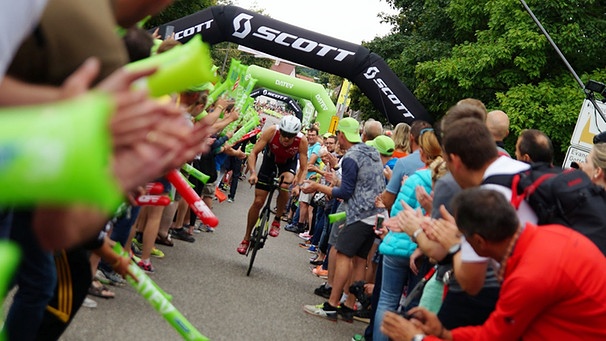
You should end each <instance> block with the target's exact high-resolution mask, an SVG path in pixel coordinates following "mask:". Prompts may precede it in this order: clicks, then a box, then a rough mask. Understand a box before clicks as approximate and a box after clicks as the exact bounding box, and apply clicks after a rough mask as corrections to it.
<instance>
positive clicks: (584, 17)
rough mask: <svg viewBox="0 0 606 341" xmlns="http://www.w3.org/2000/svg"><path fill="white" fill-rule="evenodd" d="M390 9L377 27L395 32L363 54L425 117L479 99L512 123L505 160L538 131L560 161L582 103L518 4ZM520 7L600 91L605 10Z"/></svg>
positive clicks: (468, 0) (580, 0)
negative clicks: (388, 73)
mask: <svg viewBox="0 0 606 341" xmlns="http://www.w3.org/2000/svg"><path fill="white" fill-rule="evenodd" d="M387 1H388V2H389V3H390V4H391V5H392V6H393V7H394V8H397V9H399V13H398V14H397V15H394V16H391V17H385V18H384V19H385V20H386V21H388V22H390V23H392V24H394V25H396V26H397V28H398V29H397V30H396V31H395V32H394V33H393V34H391V35H389V36H386V37H383V38H377V39H375V40H373V41H372V42H370V43H367V44H366V46H367V47H368V48H370V49H371V50H373V51H375V52H376V53H378V54H379V55H381V56H382V57H383V58H384V59H385V60H386V61H387V62H388V64H389V65H390V67H391V68H392V69H393V70H394V72H396V74H397V75H398V76H399V77H400V79H401V80H402V81H403V82H404V83H405V84H406V85H407V86H408V87H409V88H410V89H411V90H412V91H413V93H414V94H415V95H416V96H417V98H418V99H419V101H420V102H421V103H422V104H423V105H424V106H425V108H426V109H427V110H428V111H429V112H430V113H431V114H433V115H434V116H436V117H440V116H442V115H443V113H444V112H445V111H446V110H447V109H448V108H449V107H450V106H451V105H453V104H455V103H456V102H457V101H459V100H460V99H462V98H465V97H473V98H477V99H480V100H482V101H483V102H484V103H485V104H486V106H487V107H488V108H489V110H492V109H501V110H504V111H505V112H507V113H508V115H509V116H510V120H511V134H510V138H509V139H508V140H507V141H506V142H507V143H508V146H509V147H510V148H509V150H510V151H513V144H514V143H515V137H516V135H517V134H518V133H519V132H520V130H522V129H526V128H536V129H540V130H542V131H544V132H545V133H546V134H548V135H549V136H550V137H551V138H552V140H553V142H554V146H555V148H556V151H557V152H559V154H558V157H559V159H560V160H561V158H562V156H563V152H564V151H565V150H566V148H567V147H568V145H569V143H570V136H571V134H572V131H573V128H574V125H575V124H576V119H577V116H578V113H579V110H580V107H581V103H582V100H583V98H584V94H583V92H582V91H581V90H580V88H579V86H578V84H577V83H576V82H575V80H574V78H573V77H572V76H571V74H570V72H569V71H568V69H567V68H566V66H565V64H564V63H563V62H562V61H561V59H560V57H559V56H558V54H557V52H556V51H555V50H554V48H553V47H552V46H551V45H550V44H549V42H548V40H547V38H546V37H545V36H544V35H543V34H542V32H541V31H540V29H539V28H538V27H537V25H536V24H535V23H534V21H533V20H532V18H531V16H530V15H529V14H528V13H527V12H526V10H525V9H524V7H523V6H522V4H521V3H520V1H519V0H488V1H476V0H387ZM527 3H528V6H529V7H530V8H531V9H532V11H533V13H534V14H535V15H536V17H537V18H538V20H539V21H540V22H541V23H542V25H543V26H544V27H545V29H546V30H547V31H548V32H549V34H550V35H551V37H552V39H553V40H554V42H555V43H556V44H557V45H558V47H559V48H560V49H561V51H562V53H563V54H564V56H566V59H567V60H568V61H569V63H570V64H571V65H572V66H573V68H574V69H575V70H576V72H577V73H578V74H579V76H580V77H581V78H582V79H583V80H584V81H587V80H588V79H589V78H592V79H595V80H598V81H602V82H606V68H605V65H606V54H604V52H603V51H604V49H605V48H606V19H604V18H606V16H605V14H606V13H605V12H606V0H550V1H539V0H527ZM366 102H367V101H365V100H363V99H358V98H356V99H355V104H356V105H357V106H358V108H360V109H362V110H366V104H367V103H366ZM373 110H374V109H373Z"/></svg>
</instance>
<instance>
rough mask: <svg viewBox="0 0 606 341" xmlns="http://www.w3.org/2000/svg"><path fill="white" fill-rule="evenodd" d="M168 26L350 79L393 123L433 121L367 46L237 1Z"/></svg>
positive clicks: (182, 34) (186, 35)
mask: <svg viewBox="0 0 606 341" xmlns="http://www.w3.org/2000/svg"><path fill="white" fill-rule="evenodd" d="M169 26H172V29H173V30H174V32H175V38H176V39H177V40H179V41H181V42H186V41H188V40H189V39H191V38H192V37H193V36H194V35H195V34H202V39H203V40H204V41H205V42H207V43H209V44H216V43H220V42H223V41H230V42H233V43H236V44H240V45H244V46H247V47H250V48H252V49H255V50H258V51H262V52H265V53H268V54H271V55H273V56H276V57H280V58H282V59H285V60H290V61H292V62H295V63H298V64H302V65H306V66H308V67H311V68H314V69H317V70H321V71H325V72H328V73H332V74H335V75H338V76H341V77H344V78H347V79H349V80H350V81H352V82H353V83H354V84H356V85H357V86H358V87H359V88H360V90H362V92H363V93H364V94H365V95H366V96H367V97H368V98H369V99H370V100H371V101H372V103H373V104H374V106H375V108H377V110H379V111H380V112H382V113H383V114H385V115H386V116H387V119H388V120H389V122H390V123H392V124H397V123H400V122H406V123H409V124H410V123H411V122H412V121H413V120H417V119H419V120H425V121H428V122H433V117H432V116H431V115H429V114H428V113H427V111H426V110H425V108H424V107H423V105H422V104H421V103H420V102H419V101H418V100H417V99H416V98H415V96H414V95H413V94H412V92H410V90H409V89H408V88H407V87H406V86H405V85H404V84H403V83H402V82H401V81H400V80H399V79H398V77H397V76H396V75H395V74H394V72H393V71H392V70H391V69H390V68H389V66H388V65H387V63H385V61H384V60H383V59H382V58H381V57H380V56H379V55H377V54H375V53H373V52H370V51H369V50H368V49H367V48H365V47H363V46H361V45H356V44H352V43H350V42H347V41H343V40H339V39H335V38H332V37H329V36H326V35H322V34H319V33H316V32H313V31H309V30H305V29H302V28H300V27H297V26H293V25H290V24H287V23H285V22H282V21H278V20H274V19H271V18H268V17H266V16H263V15H261V14H258V13H255V12H251V11H248V10H245V9H243V8H240V7H236V6H213V7H209V8H207V9H205V10H202V11H199V12H197V13H194V14H191V15H188V16H186V17H183V18H181V19H178V20H174V21H171V22H169V23H167V24H165V25H162V26H161V27H160V35H161V36H164V34H165V32H166V30H167V27H169Z"/></svg>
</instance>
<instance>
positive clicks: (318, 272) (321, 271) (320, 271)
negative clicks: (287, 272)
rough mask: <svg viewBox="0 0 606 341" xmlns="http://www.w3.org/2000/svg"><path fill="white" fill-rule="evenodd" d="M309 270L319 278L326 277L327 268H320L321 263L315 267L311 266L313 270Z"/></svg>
mask: <svg viewBox="0 0 606 341" xmlns="http://www.w3.org/2000/svg"><path fill="white" fill-rule="evenodd" d="M311 272H312V273H313V274H314V275H316V276H318V277H320V278H324V279H327V278H328V270H324V269H322V265H318V266H317V267H315V268H313V270H311Z"/></svg>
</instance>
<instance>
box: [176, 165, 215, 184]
mask: <svg viewBox="0 0 606 341" xmlns="http://www.w3.org/2000/svg"><path fill="white" fill-rule="evenodd" d="M181 169H182V170H184V171H186V172H187V173H188V174H189V175H191V176H193V177H194V178H196V179H198V180H200V181H201V182H202V183H203V184H205V185H206V183H207V182H208V179H210V176H208V175H206V174H204V173H202V172H200V171H199V170H197V169H195V168H194V167H192V166H191V165H190V164H189V163H186V164H184V165H183V166H181Z"/></svg>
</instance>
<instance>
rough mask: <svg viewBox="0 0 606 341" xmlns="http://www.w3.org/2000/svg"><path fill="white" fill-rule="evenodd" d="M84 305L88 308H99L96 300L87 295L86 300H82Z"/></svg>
mask: <svg viewBox="0 0 606 341" xmlns="http://www.w3.org/2000/svg"><path fill="white" fill-rule="evenodd" d="M82 306H83V307H87V308H91V309H93V308H97V302H95V301H94V300H91V299H90V298H88V297H86V298H84V302H82Z"/></svg>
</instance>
